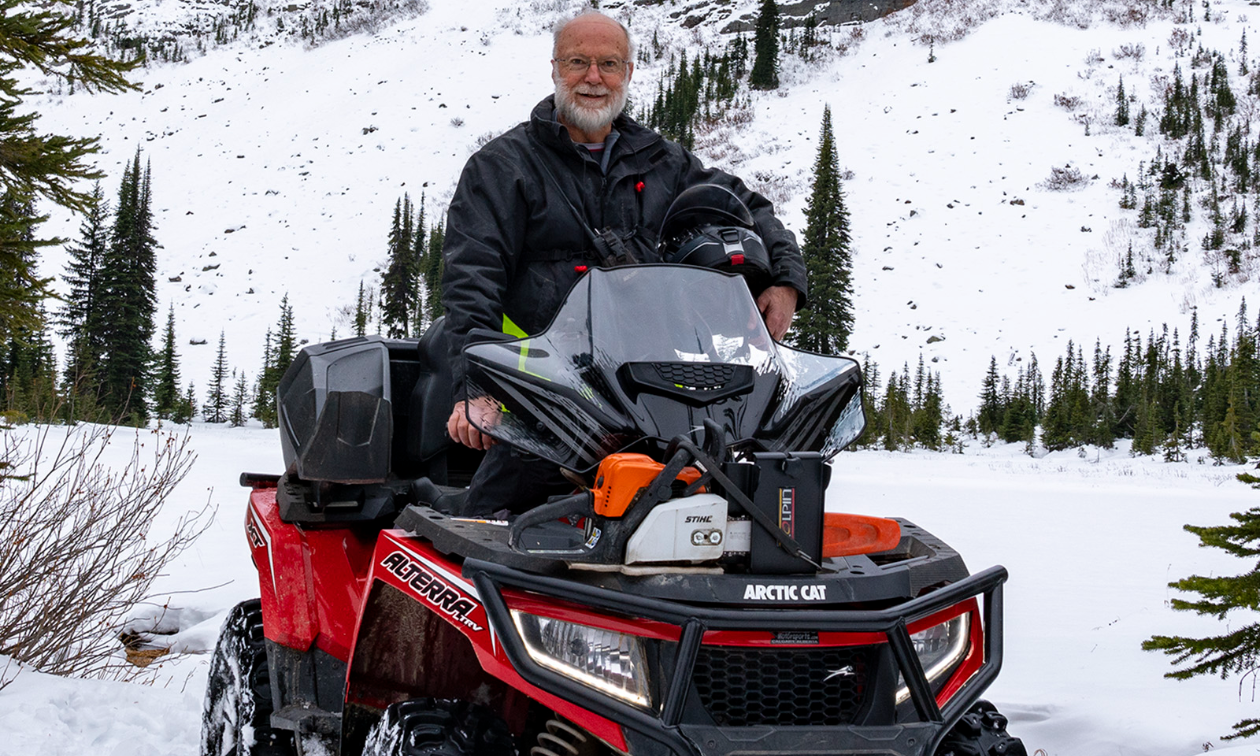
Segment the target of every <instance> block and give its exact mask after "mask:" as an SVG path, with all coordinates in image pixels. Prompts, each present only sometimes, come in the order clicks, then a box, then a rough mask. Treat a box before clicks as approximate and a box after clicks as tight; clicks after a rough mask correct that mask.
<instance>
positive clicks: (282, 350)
mask: <svg viewBox="0 0 1260 756" xmlns="http://www.w3.org/2000/svg"><path fill="white" fill-rule="evenodd" d="M296 351H297V337H296V335H295V332H294V325H293V306H292V305H290V304H289V295H288V294H285V295H284V298H283V299H281V300H280V320H279V321H277V323H276V328H275V332H274V334H273V333H272V331H267V338H266V344H265V346H264V347H263V352H264V354H263V368H262V371H261V372H260V373H259V376H258V384H257V391H256V393H255V395H254V413H253V414H254V417H256V418H258V419H259V420H261V421H262V423H263V426H264V427H267V428H274V427H276V423H277V422H278V420H279V416H278V415H277V413H276V390H277V389H278V388H279V387H280V379H281V378H283V377H284V372H285V371H286V370H288V369H289V364H290V363H291V362H293V357H294V354H295V352H296ZM243 379H244V374H243V373H242V380H243Z"/></svg>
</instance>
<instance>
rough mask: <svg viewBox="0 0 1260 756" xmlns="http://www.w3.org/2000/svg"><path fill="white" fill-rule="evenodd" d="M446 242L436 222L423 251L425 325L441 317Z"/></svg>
mask: <svg viewBox="0 0 1260 756" xmlns="http://www.w3.org/2000/svg"><path fill="white" fill-rule="evenodd" d="M445 242H446V232H445V231H444V230H443V228H442V224H440V223H439V224H437V225H435V226H434V227H433V229H432V230H431V231H430V232H429V249H428V251H427V252H426V253H425V256H424V262H423V270H422V271H421V275H422V277H423V278H424V292H425V293H424V307H425V313H424V314H425V319H424V322H425V325H426V326H427V325H429V324H430V323H432V322H433V321H435V320H437V319H438V318H440V317H442V313H443V312H444V311H445V310H444V309H443V307H442V270H443V265H442V245H443V244H445Z"/></svg>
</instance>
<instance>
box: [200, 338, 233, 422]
mask: <svg viewBox="0 0 1260 756" xmlns="http://www.w3.org/2000/svg"><path fill="white" fill-rule="evenodd" d="M231 380H232V378H231V376H229V375H228V364H227V347H226V342H225V341H224V334H223V331H219V349H218V351H216V352H215V355H214V367H213V368H211V371H210V388H209V390H208V392H207V393H206V407H205V413H204V414H205V420H206V422H207V423H225V422H227V419H228V417H227V415H228V409H229V405H230V404H231V391H232V384H231Z"/></svg>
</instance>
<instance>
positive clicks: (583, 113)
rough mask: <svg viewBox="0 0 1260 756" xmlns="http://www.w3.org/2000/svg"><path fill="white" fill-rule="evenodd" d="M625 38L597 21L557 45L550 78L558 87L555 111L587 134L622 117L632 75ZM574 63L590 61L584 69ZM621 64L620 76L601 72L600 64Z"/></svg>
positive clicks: (573, 26) (579, 23) (576, 24)
mask: <svg viewBox="0 0 1260 756" xmlns="http://www.w3.org/2000/svg"><path fill="white" fill-rule="evenodd" d="M629 54H630V53H629V50H628V49H627V44H626V36H625V34H624V33H623V32H622V30H621V27H620V26H618V25H617V24H616V22H614V21H612V20H610V19H606V18H602V17H599V16H592V17H583V18H578V19H576V20H574V21H572V22H570V23H569V25H568V26H566V27H565V28H564V30H563V31H562V32H561V33H560V38H559V39H558V40H557V42H556V49H555V59H554V60H553V61H552V65H551V78H552V81H554V82H555V84H556V109H557V110H558V111H559V112H560V117H561V120H562V121H563V122H564V123H566V124H569V125H571V126H574V127H576V128H578V129H580V130H582V131H584V132H587V133H598V132H600V131H603V130H604V129H606V128H607V127H609V126H610V125H611V124H612V122H613V119H614V118H616V117H617V116H619V115H621V111H622V110H623V109H624V108H625V106H626V97H627V94H628V92H629V89H628V87H627V85H628V84H629V83H630V76H631V74H632V73H633V72H634V64H633V63H631V62H630V61H628V60H626V59H627V58H628V57H629ZM575 60H583V61H589V62H590V63H591V64H590V65H588V66H586V67H585V68H584V69H582V68H581V67H580V66H574V65H573V64H572V63H571V62H572V61H575ZM613 61H615V62H618V63H620V64H621V66H620V70H619V71H617V72H609V71H601V63H602V64H604V66H605V67H609V63H610V62H613Z"/></svg>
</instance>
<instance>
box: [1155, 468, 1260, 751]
mask: <svg viewBox="0 0 1260 756" xmlns="http://www.w3.org/2000/svg"><path fill="white" fill-rule="evenodd" d="M1238 479H1239V480H1240V481H1242V482H1244V483H1249V484H1251V486H1252V487H1253V488H1260V478H1257V477H1255V476H1253V475H1250V474H1247V473H1243V474H1240V475H1238ZM1230 519H1232V520H1233V523H1232V524H1229V525H1218V526H1197V525H1186V526H1184V528H1185V530H1186V531H1188V532H1190V533H1193V534H1194V535H1196V536H1198V537H1199V542H1200V545H1201V546H1208V547H1211V548H1216V549H1221V550H1222V551H1225V552H1226V553H1228V554H1232V555H1233V556H1236V557H1239V558H1241V559H1249V560H1254V559H1255V558H1256V557H1257V556H1260V507H1252V508H1251V509H1248V510H1247V511H1246V512H1234V513H1233V514H1231V515H1230ZM1257 584H1260V564H1256V565H1254V566H1252V568H1251V569H1250V570H1249V571H1247V572H1244V573H1242V574H1240V575H1230V576H1216V575H1213V576H1201V575H1192V576H1190V577H1188V578H1183V579H1181V580H1178V581H1176V582H1173V583H1169V587H1171V588H1176V589H1177V590H1179V591H1181V592H1183V593H1185V594H1197V598H1195V599H1193V600H1187V599H1184V598H1174V599H1172V602H1171V605H1172V608H1173V609H1175V610H1177V611H1182V612H1194V613H1195V614H1198V615H1200V616H1207V617H1215V618H1216V619H1217V620H1218V621H1220V622H1222V625H1223V626H1222V631H1223V632H1222V633H1221V634H1220V635H1213V636H1208V637H1204V638H1192V637H1188V636H1182V635H1171V636H1169V635H1154V636H1151V637H1150V638H1149V639H1147V640H1145V641H1143V642H1142V648H1143V649H1144V650H1146V651H1160V652H1163V653H1164V654H1166V655H1167V656H1170V657H1172V662H1171V663H1172V664H1173V666H1174V667H1176V669H1174V670H1173V671H1172V672H1168V673H1166V674H1165V675H1164V676H1165V677H1169V678H1172V679H1174V680H1188V679H1190V678H1191V677H1197V676H1200V675H1213V676H1218V677H1226V676H1228V675H1231V674H1234V675H1241V676H1243V677H1246V676H1247V675H1251V674H1255V673H1256V671H1257V659H1260V623H1255V622H1252V623H1250V624H1243V623H1240V622H1234V623H1232V624H1228V625H1226V624H1224V623H1225V621H1226V618H1227V617H1228V616H1229V615H1230V613H1231V612H1236V611H1240V610H1241V611H1242V612H1245V613H1250V614H1251V615H1252V616H1254V615H1255V612H1257V611H1260V592H1258V591H1257V590H1256V585H1257ZM1252 735H1260V718H1248V719H1244V720H1242V721H1241V722H1238V723H1237V724H1235V725H1234V731H1233V733H1231V734H1229V735H1225V736H1222V740H1231V739H1234V738H1244V737H1249V736H1252Z"/></svg>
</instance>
